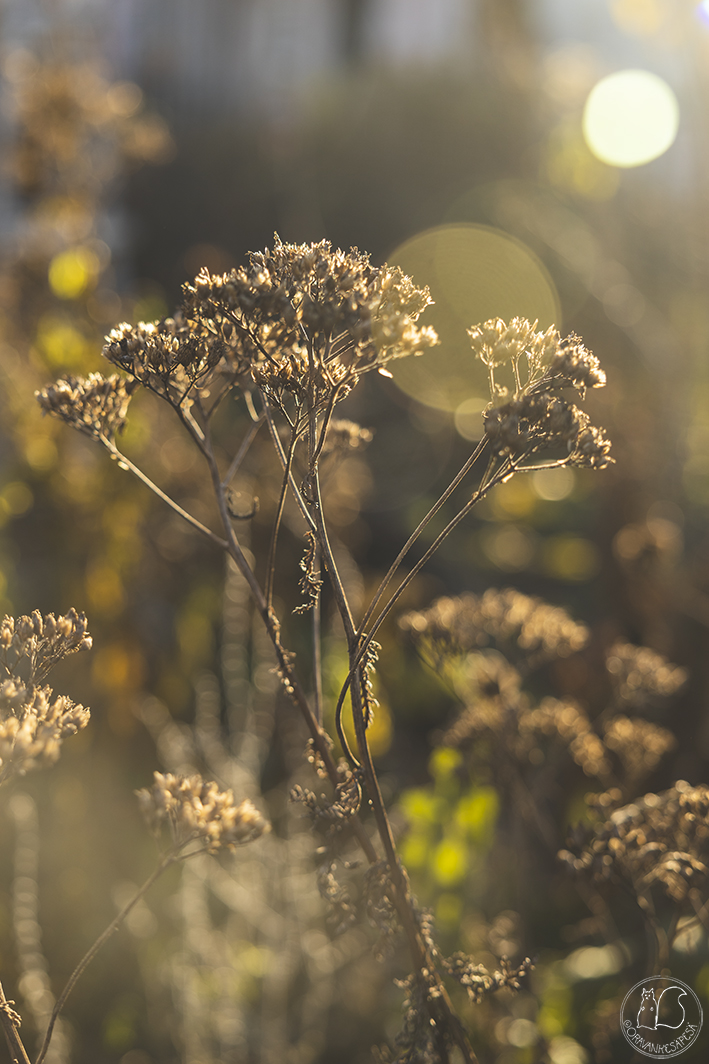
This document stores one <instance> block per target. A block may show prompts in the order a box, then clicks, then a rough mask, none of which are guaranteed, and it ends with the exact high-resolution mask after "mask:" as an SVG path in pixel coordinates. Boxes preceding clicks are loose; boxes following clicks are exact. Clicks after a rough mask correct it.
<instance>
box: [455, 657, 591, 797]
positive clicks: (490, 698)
mask: <svg viewBox="0 0 709 1064" xmlns="http://www.w3.org/2000/svg"><path fill="white" fill-rule="evenodd" d="M456 679H457V683H456V689H457V693H458V695H459V696H460V697H461V698H462V699H464V702H465V707H464V709H463V710H462V712H461V713H460V715H459V716H458V718H457V720H456V721H455V722H454V723H453V724H452V725H451V727H450V728H448V730H447V731H446V732H445V733H444V735H443V743H444V745H446V746H454V747H465V748H470V749H471V751H472V753H473V756H477V752H478V751H484V756H485V757H486V758H487V759H488V760H489V761H490V763H491V764H493V765H494V766H497V767H499V765H500V763H501V757H503V756H504V757H507V758H512V759H513V760H514V761H516V762H518V763H520V764H522V765H524V764H533V765H539V764H542V763H544V762H545V761H546V760H547V757H548V756H549V753H550V751H551V749H552V748H553V747H554V746H556V747H557V749H559V747H561V748H563V747H565V748H566V749H567V750H568V752H569V754H570V756H571V758H572V760H573V761H574V762H575V763H576V764H577V765H578V766H579V768H581V769H582V770H583V772H584V773H585V774H586V775H587V776H600V777H601V778H604V777H606V776H608V775H609V773H610V771H611V764H610V762H609V760H608V757H607V753H608V751H607V750H606V748H605V747H604V745H603V741H602V740H601V739H600V737H599V736H598V734H597V733H596V732H595V731H594V728H593V725H592V723H591V721H590V720H589V718H588V716H587V715H586V713H585V712H584V710H583V709H582V708H581V706H579V705H577V704H576V703H574V702H570V701H559V700H558V699H556V698H544V699H543V700H542V701H541V703H540V704H539V705H537V706H533V705H531V703H530V700H529V698H528V696H527V695H526V694H525V693H524V692H523V691H522V690H521V677H520V675H519V673H518V672H517V670H516V669H514V668H512V666H511V665H509V664H508V662H506V661H505V660H504V658H502V656H501V655H500V654H498V653H497V652H496V651H477V652H472V653H470V654H469V655H468V657H467V659H466V661H465V662H464V665H463V667H462V668H459V669H458V670H457V677H456ZM484 737H486V738H487V739H488V740H489V742H488V743H485V744H483V745H482V746H480V744H479V740H480V739H481V738H484Z"/></svg>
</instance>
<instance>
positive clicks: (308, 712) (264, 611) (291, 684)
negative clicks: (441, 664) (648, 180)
mask: <svg viewBox="0 0 709 1064" xmlns="http://www.w3.org/2000/svg"><path fill="white" fill-rule="evenodd" d="M205 457H206V459H207V464H208V466H209V471H210V474H211V477H212V484H213V487H214V492H215V495H216V498H217V504H218V506H219V512H220V515H221V519H222V524H223V527H224V531H225V533H226V536H227V541H226V543H225V544H224V547H225V549H226V551H227V552H228V553H229V555H230V556H231V557H232V558H233V560H234V562H235V563H236V566H237V568H238V570H239V572H240V573H241V575H242V576H243V577H244V579H245V580H246V583H247V584H248V586H249V590H250V592H251V595H252V597H253V600H254V603H255V606H256V609H257V610H258V612H259V615H260V616H261V620H262V621H263V623H264V626H265V628H266V631H267V633H268V635H269V638H270V640H271V642H272V643H273V648H274V650H275V652H276V658H277V661H278V668H279V671H280V675H281V680H282V683H283V686H284V687H285V689H286V691H287V692H288V694H289V696H290V698H291V700H292V701H293V702H294V704H295V705H296V706H297V708H298V709H299V710H300V713H301V715H302V716H303V719H304V720H305V723H306V725H307V727H308V731H309V732H310V735H311V737H312V740H313V743H314V745H315V748H316V749H317V751H318V753H319V755H320V757H321V758H322V762H323V764H324V766H325V770H326V772H327V774H328V777H329V779H330V782H331V783H332V785H333V786H334V787H337V786H338V784H339V783H340V776H339V774H338V771H337V765H336V764H335V761H334V758H333V756H332V752H331V749H330V746H331V740H330V737H329V736H328V735H327V733H326V732H325V731H324V729H323V727H322V725H321V724H320V723H319V721H318V720H317V718H316V716H315V714H314V713H313V710H312V708H311V706H310V703H309V701H308V698H307V696H306V694H305V691H304V690H303V688H302V686H301V684H300V681H299V680H298V677H297V675H296V673H295V670H294V668H293V662H292V655H291V654H290V653H289V652H288V651H287V650H286V649H285V647H284V646H283V644H282V642H281V628H280V624H279V622H278V619H277V617H276V615H275V613H274V611H273V609H272V608H271V607H269V605H268V602H267V601H266V597H265V595H264V593H263V591H262V590H261V586H260V585H259V582H258V580H257V579H256V576H255V574H254V572H253V570H252V568H251V566H250V565H249V563H248V561H247V559H246V556H245V555H244V552H243V550H242V549H241V546H240V544H239V541H238V539H237V538H236V534H235V532H234V529H233V527H232V524H231V521H230V519H229V511H228V508H227V503H226V496H225V493H224V489H223V487H222V482H221V479H220V476H219V468H218V466H217V461H216V458H215V456H214V450H213V448H212V444H211V438H210V435H209V433H207V437H206V447H205ZM350 823H351V825H352V830H353V832H354V834H355V836H356V837H357V840H358V842H359V843H360V845H361V847H362V849H363V850H364V853H365V855H366V857H367V860H368V861H369V862H370V864H373V863H374V862H375V861H376V860H377V852H376V850H375V849H374V846H373V845H372V842H371V840H370V838H369V836H368V835H367V832H366V831H365V829H364V826H363V824H362V822H361V821H360V820H359V818H358V817H352V818H351V819H350Z"/></svg>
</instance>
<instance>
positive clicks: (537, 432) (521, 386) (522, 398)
mask: <svg viewBox="0 0 709 1064" xmlns="http://www.w3.org/2000/svg"><path fill="white" fill-rule="evenodd" d="M535 329H536V322H535V323H534V324H531V323H530V322H529V321H527V320H526V319H524V318H513V319H512V321H511V322H510V323H509V325H508V324H506V323H505V322H504V321H502V320H501V319H500V318H493V319H491V320H490V321H486V322H485V323H484V324H483V325H476V326H475V327H474V328H472V329H469V330H468V335H469V336H470V342H471V345H472V348H473V351H474V352H475V354H476V355H477V356H478V358H480V360H481V361H482V362H483V363H484V364H485V365H486V366H487V368H488V374H489V378H490V390H491V395H492V400H493V402H492V405H491V406H490V407H488V409H487V410H486V411H485V414H484V425H485V435H486V437H487V439H488V441H489V442H490V445H491V447H492V449H493V451H494V453H495V454H497V455H499V456H506V457H511V458H514V459H522V458H531V457H532V456H533V455H536V454H539V453H540V452H542V451H550V450H551V451H554V450H561V451H562V454H563V455H565V456H568V457H566V458H565V461H566V462H568V464H570V465H578V466H590V467H591V468H593V469H605V468H606V466H608V465H610V464H611V462H612V461H613V459H612V458H611V457H610V447H611V444H610V441H609V440H608V439H607V437H606V436H605V434H604V431H603V429H600V428H596V427H595V426H594V425H591V423H590V419H589V417H588V415H587V414H586V413H585V412H584V411H583V410H581V409H579V407H577V406H576V405H575V404H574V403H570V402H569V401H568V400H567V399H566V398H565V397H564V395H562V394H560V393H562V392H563V391H564V390H566V389H568V388H574V389H575V390H576V391H577V392H579V394H580V395H581V396H582V397H583V396H585V394H586V389H587V388H602V387H603V386H604V385H605V383H606V376H605V373H604V372H603V370H602V369H601V367H600V364H599V362H598V359H597V358H596V356H595V355H593V354H592V353H591V352H590V351H588V350H587V349H586V348H585V347H584V345H583V342H582V341H581V339H580V338H579V337H578V336H575V335H573V334H572V335H571V336H568V337H566V339H563V340H562V339H561V337H560V335H559V333H558V332H557V330H556V329H555V328H554V327H553V326H552V327H550V328H549V329H547V330H546V332H536V331H535ZM507 364H509V367H510V370H509V371H511V374H512V381H511V382H510V386H509V387H508V386H506V385H502V384H500V383H499V381H498V380H497V379H496V370H498V369H500V368H501V367H503V366H505V365H507ZM509 371H508V372H509ZM498 376H499V374H498Z"/></svg>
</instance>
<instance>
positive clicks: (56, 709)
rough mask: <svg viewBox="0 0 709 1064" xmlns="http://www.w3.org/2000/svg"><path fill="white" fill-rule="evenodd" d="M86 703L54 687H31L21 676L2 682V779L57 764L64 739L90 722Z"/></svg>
mask: <svg viewBox="0 0 709 1064" xmlns="http://www.w3.org/2000/svg"><path fill="white" fill-rule="evenodd" d="M89 717H90V713H89V710H88V709H86V708H85V707H84V706H81V705H77V704H75V703H74V702H72V700H71V699H70V698H66V697H65V696H64V695H59V696H58V697H57V698H55V699H54V700H53V701H52V688H51V687H31V686H30V687H27V686H25V685H24V684H23V683H20V682H19V681H17V680H14V679H13V680H5V681H4V682H3V683H2V684H0V783H1V782H4V780H6V779H8V778H9V777H10V776H12V775H24V774H25V773H26V772H29V771H31V770H32V769H36V768H43V767H46V766H48V765H52V764H54V762H55V761H56V760H57V759H58V757H59V753H60V748H61V744H62V740H63V739H66V738H67V737H68V736H70V735H76V733H77V732H78V731H81V729H82V728H85V727H86V725H87V724H88V723H89Z"/></svg>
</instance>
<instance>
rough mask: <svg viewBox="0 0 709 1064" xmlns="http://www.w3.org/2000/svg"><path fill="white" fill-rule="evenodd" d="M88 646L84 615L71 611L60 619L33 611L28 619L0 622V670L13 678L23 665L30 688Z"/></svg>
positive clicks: (8, 618)
mask: <svg viewBox="0 0 709 1064" xmlns="http://www.w3.org/2000/svg"><path fill="white" fill-rule="evenodd" d="M91 646H92V640H91V636H90V635H89V631H88V622H87V620H86V614H84V613H77V611H76V610H75V609H74V608H73V607H72V609H70V610H68V611H67V612H66V613H65V614H64V615H63V616H60V617H55V615H54V614H53V613H47V614H44V615H42V614H41V613H40V612H39V610H35V611H34V613H32V614H30V616H29V617H28V616H23V617H17V618H15V617H8V616H5V617H4V618H3V619H2V621H0V667H2V669H4V672H5V674H6V676H14V675H15V673H16V671H17V669H18V667H19V666H20V664H21V663H22V662H25V663H26V665H27V668H28V670H29V676H28V678H27V679H28V683H29V684H30V685H33V684H36V683H39V682H40V681H42V680H43V679H44V678H45V676H46V675H47V674H48V672H49V671H50V669H52V668H54V666H55V665H56V664H57V662H59V661H61V660H62V658H65V657H67V655H69V654H75V653H77V652H78V651H80V650H90V649H91Z"/></svg>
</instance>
